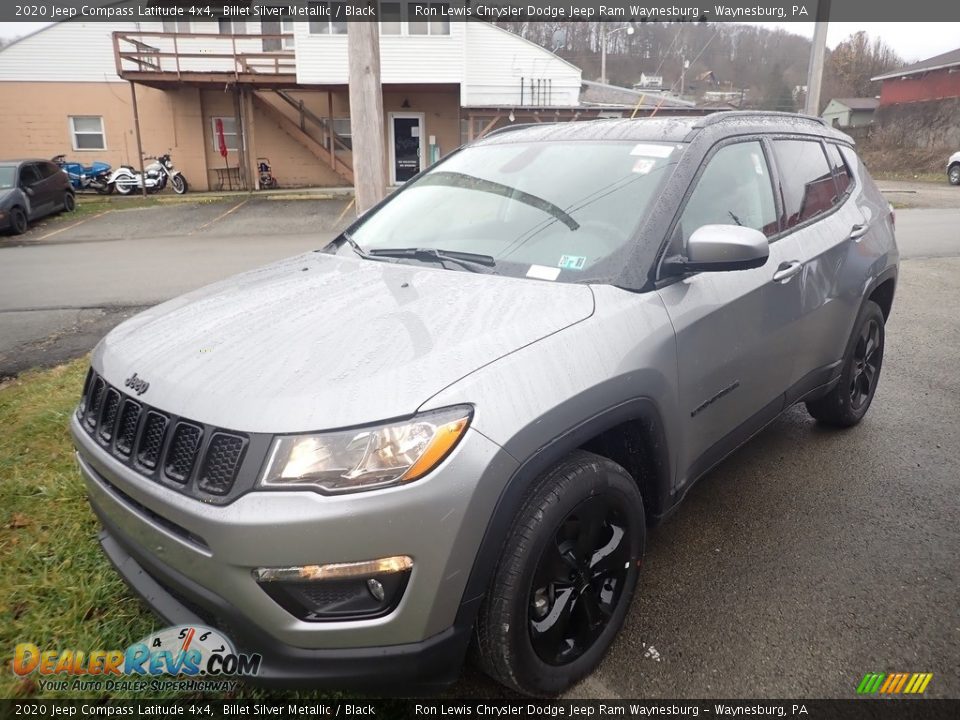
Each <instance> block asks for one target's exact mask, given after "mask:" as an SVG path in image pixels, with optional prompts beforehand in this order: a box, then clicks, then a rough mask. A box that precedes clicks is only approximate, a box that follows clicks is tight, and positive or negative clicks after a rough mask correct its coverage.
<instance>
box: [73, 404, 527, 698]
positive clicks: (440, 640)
mask: <svg viewBox="0 0 960 720" xmlns="http://www.w3.org/2000/svg"><path fill="white" fill-rule="evenodd" d="M71 431H72V434H73V437H74V442H75V444H76V446H77V457H78V461H79V464H80V468H81V471H82V474H83V477H84V480H85V482H86V486H87V491H88V494H89V497H90V502H91V505H92V506H93V508H94V510H95V511H96V513H97V515H98V516H99V517H100V518H101V520H102V522H103V525H104V528H105V532H104V535H103V536H102V538H101V544H102V545H103V548H104V551H105V552H106V554H107V556H108V557H109V558H110V559H111V561H112V562H113V563H114V565H115V566H116V567H117V569H118V571H119V572H120V574H121V575H122V576H123V577H124V579H125V580H126V581H127V582H128V583H129V584H130V585H131V587H133V589H134V590H135V591H137V592H138V593H139V594H140V595H141V596H142V597H143V598H144V600H145V601H146V602H147V604H148V605H149V606H150V607H151V608H152V609H154V610H155V611H156V612H157V614H159V615H160V616H161V617H163V618H165V619H166V620H168V621H170V622H175V623H189V622H197V618H199V619H200V620H201V621H203V623H204V624H207V625H212V626H213V627H217V628H218V629H220V630H222V631H224V632H225V633H226V634H227V635H228V636H230V637H231V638H232V639H233V640H234V642H235V643H236V644H237V645H238V646H239V647H240V648H241V649H243V650H245V651H248V652H259V653H261V654H262V655H263V656H264V664H263V668H264V669H263V672H262V673H261V674H262V675H263V677H265V678H267V679H268V681H271V682H279V681H286V682H288V683H292V684H297V683H302V682H304V681H306V680H308V679H310V680H318V679H319V680H324V679H329V680H330V681H331V682H336V683H341V684H343V683H347V682H348V681H350V679H351V678H353V679H354V680H358V679H362V677H367V676H371V677H373V678H375V679H376V682H377V684H378V685H383V684H384V683H386V682H388V681H389V679H390V678H394V679H398V680H401V681H403V680H404V679H406V678H412V677H414V676H420V677H433V678H437V679H440V680H449V679H452V678H453V677H455V676H456V673H457V672H458V670H459V666H460V661H461V660H462V657H463V653H464V651H465V649H466V644H467V639H468V636H469V626H467V627H455V621H456V619H457V617H458V613H459V617H461V618H464V617H472V613H471V612H460V611H461V610H463V609H464V608H463V607H462V605H464V600H465V598H464V597H463V595H464V588H465V586H466V582H467V578H468V576H469V574H470V570H471V568H472V565H473V561H474V559H475V557H476V552H477V548H478V547H479V545H480V541H481V538H482V537H483V532H484V530H485V528H486V525H487V522H488V520H489V518H490V515H491V514H492V512H493V506H494V505H495V503H496V500H497V496H498V493H495V492H494V493H491V492H489V491H485V492H481V491H480V488H483V487H485V486H486V487H489V486H490V485H491V484H492V485H494V486H502V484H503V483H504V482H505V481H506V479H507V478H509V477H510V475H511V473H512V472H513V471H514V469H515V468H516V463H515V461H514V460H513V459H512V458H511V457H510V456H509V455H508V454H507V453H505V452H504V451H503V450H502V449H500V448H499V447H498V446H496V445H495V444H494V443H492V442H491V441H490V440H488V439H486V438H485V437H484V436H482V435H480V434H479V433H477V432H474V431H468V432H467V435H466V436H465V437H464V438H463V440H462V441H461V443H460V444H459V445H458V446H457V448H456V449H455V450H454V452H453V453H451V455H450V457H448V458H447V459H446V460H444V461H443V463H442V464H441V465H440V467H438V468H437V469H436V470H435V471H434V472H433V473H431V474H430V475H429V476H428V477H426V478H424V479H423V480H421V481H418V482H416V483H412V484H410V485H408V486H405V487H398V488H388V489H384V490H379V491H371V492H367V493H358V494H353V495H345V496H333V497H331V496H323V495H319V494H316V493H312V492H309V491H306V492H305V491H296V492H267V491H255V492H250V493H247V494H245V495H243V496H241V497H239V498H237V499H236V500H234V501H233V502H231V503H229V504H227V505H223V506H214V505H210V504H206V503H203V502H200V501H198V500H196V499H194V498H191V497H188V496H184V495H182V494H179V493H176V492H174V491H171V490H169V489H168V488H166V487H163V486H161V485H159V484H157V483H155V482H151V481H150V480H148V479H146V478H144V477H142V476H140V475H138V474H137V473H135V472H133V471H132V470H130V469H129V468H127V467H126V466H124V465H123V464H122V463H120V462H118V461H117V460H115V459H114V458H113V457H112V456H111V455H110V453H109V452H107V451H106V450H105V449H104V448H102V447H100V446H99V445H98V443H97V441H96V440H94V439H93V438H92V437H91V436H90V435H88V434H87V433H86V432H85V431H84V430H83V429H82V428H81V427H80V425H79V422H78V421H77V420H76V418H75V417H74V418H73V419H72V421H71ZM484 480H486V482H484ZM397 554H405V555H409V556H410V557H412V558H413V560H414V566H413V571H412V573H411V576H410V581H409V583H408V585H407V588H406V591H405V593H404V596H403V598H402V600H401V601H400V604H399V605H398V607H397V608H396V609H395V610H393V611H392V612H391V613H390V614H389V615H386V616H384V617H380V618H374V619H369V620H347V621H337V622H322V623H315V622H305V621H301V620H298V619H297V618H296V617H294V616H293V615H291V614H290V613H288V612H287V611H286V610H284V609H283V608H281V607H280V606H279V605H278V604H277V603H276V602H275V601H274V600H273V599H271V598H270V597H269V596H268V595H267V594H266V593H265V592H264V591H263V589H262V588H261V587H260V586H259V585H258V584H257V583H256V581H255V580H254V578H253V576H252V573H251V571H252V570H253V569H254V568H257V567H284V566H291V565H306V564H322V563H335V562H355V561H362V560H370V559H375V558H379V557H387V556H391V555H397ZM466 600H469V601H470V603H469V604H475V603H476V602H478V600H479V598H467V599H466Z"/></svg>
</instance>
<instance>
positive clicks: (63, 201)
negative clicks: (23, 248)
mask: <svg viewBox="0 0 960 720" xmlns="http://www.w3.org/2000/svg"><path fill="white" fill-rule="evenodd" d="M75 207H76V198H75V197H74V194H73V188H72V187H71V185H70V178H68V177H67V176H66V174H64V173H63V172H61V171H60V168H59V167H57V166H56V165H54V164H53V163H52V162H50V161H48V160H10V161H0V230H7V231H8V232H10V233H12V234H13V235H22V234H23V233H25V232H26V231H27V227H28V225H29V223H30V222H31V221H33V220H37V219H38V218H42V217H44V216H46V215H50V214H51V213H56V212H62V211H67V212H71V211H73V209H74V208H75Z"/></svg>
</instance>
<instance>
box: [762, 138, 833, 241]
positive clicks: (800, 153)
mask: <svg viewBox="0 0 960 720" xmlns="http://www.w3.org/2000/svg"><path fill="white" fill-rule="evenodd" d="M773 145H774V149H775V152H776V154H777V166H778V167H779V169H780V189H781V192H782V193H783V205H784V214H785V216H786V217H785V222H784V228H785V229H789V228H792V227H796V226H797V225H800V224H801V223H804V222H806V221H807V220H810V219H811V218H815V217H816V216H817V215H822V214H823V213H825V212H827V211H828V210H829V209H830V208H831V207H833V205H834V204H835V203H836V202H837V187H836V185H835V184H834V182H833V173H832V172H831V171H830V166H829V165H828V164H827V156H826V155H824V153H823V146H822V145H821V144H820V141H819V140H774V141H773Z"/></svg>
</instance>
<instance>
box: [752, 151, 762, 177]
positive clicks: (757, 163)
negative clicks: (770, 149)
mask: <svg viewBox="0 0 960 720" xmlns="http://www.w3.org/2000/svg"><path fill="white" fill-rule="evenodd" d="M750 157H751V158H753V170H754V172H755V173H757V175H763V161H762V160H761V159H760V156H759V155H758V154H757V153H755V152H752V153H750Z"/></svg>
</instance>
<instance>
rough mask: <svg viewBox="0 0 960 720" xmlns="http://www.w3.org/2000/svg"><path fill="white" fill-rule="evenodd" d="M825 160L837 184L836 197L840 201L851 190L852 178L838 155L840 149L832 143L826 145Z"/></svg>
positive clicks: (848, 169)
mask: <svg viewBox="0 0 960 720" xmlns="http://www.w3.org/2000/svg"><path fill="white" fill-rule="evenodd" d="M827 159H828V160H829V161H830V167H831V169H832V170H833V177H834V179H835V180H836V182H837V197H838V198H841V199H842V198H844V197H845V196H846V194H847V193H848V192H850V190H851V189H852V188H853V176H852V174H851V173H850V168H848V167H847V164H846V162H844V160H843V156H842V155H841V154H840V148H838V147H837V146H836V145H834V144H833V143H827Z"/></svg>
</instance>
